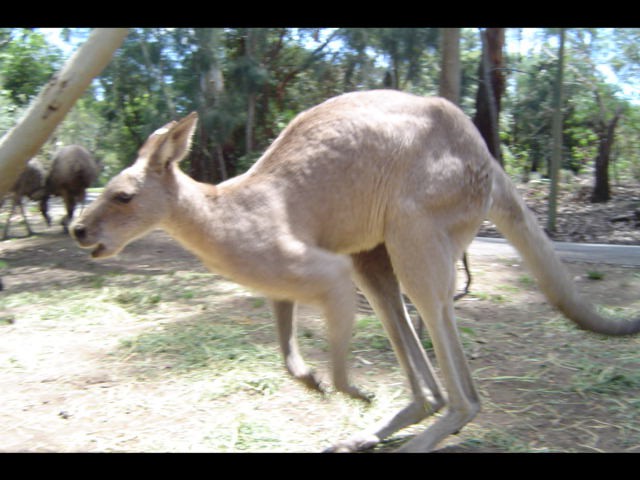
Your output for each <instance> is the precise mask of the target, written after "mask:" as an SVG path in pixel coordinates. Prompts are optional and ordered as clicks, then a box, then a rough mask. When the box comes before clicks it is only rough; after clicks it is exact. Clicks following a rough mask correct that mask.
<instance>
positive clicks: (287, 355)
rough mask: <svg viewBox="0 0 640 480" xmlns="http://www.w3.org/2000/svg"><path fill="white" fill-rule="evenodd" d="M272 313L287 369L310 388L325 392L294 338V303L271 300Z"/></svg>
mask: <svg viewBox="0 0 640 480" xmlns="http://www.w3.org/2000/svg"><path fill="white" fill-rule="evenodd" d="M272 309H273V313H274V315H275V317H276V325H277V329H278V339H279V341H280V349H281V350H282V356H283V358H284V364H285V367H286V369H287V371H288V372H289V373H290V374H291V375H292V376H293V377H294V378H295V379H297V380H299V381H301V382H302V383H303V384H304V385H305V386H307V387H309V388H311V389H312V390H318V391H320V392H322V393H324V392H325V387H324V386H323V384H322V383H321V381H320V379H319V378H318V377H317V375H316V374H315V372H314V371H313V370H312V369H311V368H309V366H307V364H306V363H305V361H304V359H303V358H302V355H300V349H299V348H298V340H297V338H296V304H295V303H294V302H289V301H283V300H274V301H272Z"/></svg>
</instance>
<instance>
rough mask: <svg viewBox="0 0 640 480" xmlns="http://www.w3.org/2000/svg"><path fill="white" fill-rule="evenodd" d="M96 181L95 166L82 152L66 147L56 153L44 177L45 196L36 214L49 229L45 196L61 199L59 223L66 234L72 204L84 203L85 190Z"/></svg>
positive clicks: (49, 221)
mask: <svg viewBox="0 0 640 480" xmlns="http://www.w3.org/2000/svg"><path fill="white" fill-rule="evenodd" d="M97 177H98V165H97V163H96V161H95V160H94V159H93V157H92V156H91V154H90V153H89V151H88V150H87V149H86V148H84V147H82V146H80V145H67V146H66V147H62V148H61V149H60V150H58V151H57V152H56V153H55V155H54V157H53V161H52V163H51V170H50V171H49V174H48V175H47V182H46V194H45V195H44V197H43V198H42V200H41V201H40V211H41V213H42V216H43V217H44V218H45V220H46V221H47V224H48V225H51V218H50V217H49V213H48V209H49V205H48V204H49V196H51V195H58V196H61V197H62V199H63V200H64V205H65V208H66V211H67V214H66V216H65V217H64V218H63V219H62V227H63V229H64V231H65V232H67V231H68V226H69V223H71V218H72V217H73V211H74V210H75V208H76V204H77V203H78V202H82V201H84V198H85V195H86V191H87V188H89V187H90V186H91V184H92V183H93V182H94V180H95V179H96V178H97Z"/></svg>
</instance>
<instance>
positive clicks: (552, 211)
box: [547, 28, 564, 232]
mask: <svg viewBox="0 0 640 480" xmlns="http://www.w3.org/2000/svg"><path fill="white" fill-rule="evenodd" d="M563 78H564V28H561V29H560V46H559V47H558V70H557V72H556V85H555V89H554V106H553V123H552V133H553V152H552V154H551V165H550V168H549V176H550V177H551V189H550V192H549V213H548V215H547V229H548V230H549V231H550V232H555V231H556V211H557V199H558V171H559V170H560V163H561V161H562V83H563Z"/></svg>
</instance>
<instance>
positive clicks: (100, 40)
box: [0, 28, 128, 196]
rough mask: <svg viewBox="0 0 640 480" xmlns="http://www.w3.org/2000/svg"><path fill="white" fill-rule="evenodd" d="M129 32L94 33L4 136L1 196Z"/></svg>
mask: <svg viewBox="0 0 640 480" xmlns="http://www.w3.org/2000/svg"><path fill="white" fill-rule="evenodd" d="M127 33H128V30H127V29H126V28H96V29H95V30H93V31H92V32H91V35H90V36H89V38H88V39H87V41H86V42H85V43H84V44H83V45H82V46H81V47H80V48H79V49H78V50H77V51H76V52H75V54H74V55H73V56H72V57H71V58H70V59H69V60H67V63H65V65H64V67H63V68H62V70H60V71H59V72H58V73H57V74H56V75H54V76H53V77H52V78H51V80H49V83H47V85H46V86H45V87H44V88H43V89H42V91H41V92H40V94H39V95H38V96H37V97H36V99H35V100H34V101H33V102H32V103H31V106H30V107H29V109H28V110H27V111H26V112H25V114H24V116H23V117H22V118H21V119H20V120H19V121H18V123H17V124H16V125H15V126H14V127H13V128H12V129H11V130H10V131H9V132H7V133H6V134H5V135H4V137H2V140H0V196H3V195H5V194H6V193H7V192H8V191H9V190H10V189H11V187H13V184H14V183H15V181H16V180H17V178H18V176H19V175H20V172H21V171H22V170H23V169H24V167H25V165H26V164H27V161H28V160H29V159H30V158H31V157H33V156H34V155H36V153H38V151H39V150H40V148H41V147H42V145H43V144H44V143H45V142H46V141H47V138H49V135H51V133H52V132H53V131H54V130H55V128H56V127H57V126H58V124H59V123H60V122H61V121H62V120H63V118H64V117H65V115H66V114H67V112H68V111H69V110H71V107H73V105H74V104H75V102H76V100H77V99H78V98H79V97H80V96H81V95H82V94H83V93H84V91H85V90H86V88H87V87H88V86H89V84H90V83H91V81H92V80H93V78H94V77H96V76H97V75H98V74H100V72H102V70H103V69H104V68H105V67H106V66H107V65H108V64H109V62H110V61H111V58H112V56H113V53H114V52H115V51H116V50H117V49H118V47H120V45H121V44H122V42H123V41H124V39H125V37H126V36H127Z"/></svg>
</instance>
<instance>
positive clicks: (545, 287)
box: [489, 162, 640, 335]
mask: <svg viewBox="0 0 640 480" xmlns="http://www.w3.org/2000/svg"><path fill="white" fill-rule="evenodd" d="M492 168H493V177H494V181H493V190H492V205H491V209H490V211H489V219H490V220H491V221H492V222H493V223H495V224H496V226H497V227H498V230H500V232H501V233H502V234H504V235H505V237H507V240H509V242H510V243H511V244H512V245H513V246H514V247H515V248H516V249H517V250H518V252H520V254H521V255H522V257H523V259H524V261H525V263H526V265H527V267H528V268H529V269H530V270H531V271H532V273H533V274H534V276H535V277H536V279H537V280H538V283H539V285H540V289H541V290H542V291H543V293H544V294H545V296H546V297H547V299H548V300H549V302H550V303H552V304H553V305H554V306H555V307H556V308H558V309H559V310H560V311H561V312H562V313H563V314H564V315H565V316H566V317H567V318H569V319H571V320H573V321H574V322H575V323H576V324H577V325H578V326H579V327H581V328H584V329H585V330H589V331H592V332H597V333H604V334H608V335H627V334H632V333H636V332H638V331H640V318H636V319H633V320H622V319H611V318H604V317H602V316H601V315H600V314H598V313H597V312H596V310H595V308H594V307H593V305H592V304H591V303H590V302H588V301H587V300H585V299H584V298H582V297H580V295H579V294H578V292H577V290H576V288H575V285H574V283H573V281H572V279H571V278H570V277H569V274H568V272H567V270H566V269H565V267H564V265H563V264H562V262H561V261H560V259H559V257H558V256H557V255H556V253H555V251H554V249H553V244H552V243H551V241H550V240H549V239H548V238H547V236H546V234H545V233H544V231H543V230H542V229H541V228H540V226H539V225H538V223H537V220H536V218H535V216H534V215H533V213H532V212H531V211H530V210H529V209H528V207H527V206H526V205H525V203H524V201H523V200H522V198H521V197H520V195H519V193H518V192H517V190H516V188H515V186H514V185H513V183H512V182H511V180H510V179H509V177H508V176H507V174H506V173H504V171H503V170H502V169H501V168H500V167H499V166H498V165H497V164H496V163H495V162H494V165H493V167H492Z"/></svg>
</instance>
